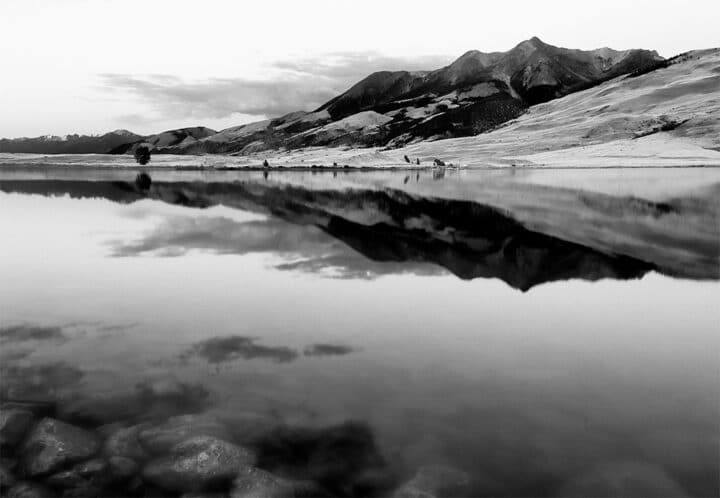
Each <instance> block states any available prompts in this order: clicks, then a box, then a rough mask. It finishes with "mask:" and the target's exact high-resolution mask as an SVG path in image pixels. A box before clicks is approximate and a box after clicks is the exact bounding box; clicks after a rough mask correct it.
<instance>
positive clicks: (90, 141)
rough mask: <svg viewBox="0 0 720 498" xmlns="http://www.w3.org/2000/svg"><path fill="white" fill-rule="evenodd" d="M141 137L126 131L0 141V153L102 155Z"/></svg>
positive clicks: (4, 139)
mask: <svg viewBox="0 0 720 498" xmlns="http://www.w3.org/2000/svg"><path fill="white" fill-rule="evenodd" d="M142 138H143V137H142V136H141V135H137V134H135V133H133V132H131V131H128V130H115V131H111V132H109V133H105V134H104V135H67V136H64V137H59V136H53V135H45V136H42V137H35V138H15V139H7V138H3V139H0V152H26V153H34V154H102V153H107V152H109V151H110V150H112V149H114V148H116V147H118V146H121V145H124V144H127V143H132V142H137V141H138V140H141V139H142Z"/></svg>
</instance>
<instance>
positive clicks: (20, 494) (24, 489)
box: [7, 482, 53, 498]
mask: <svg viewBox="0 0 720 498" xmlns="http://www.w3.org/2000/svg"><path fill="white" fill-rule="evenodd" d="M7 498H53V494H52V492H51V491H50V490H49V489H48V488H46V487H45V486H42V485H40V484H36V483H33V482H19V483H17V484H16V485H15V486H13V487H12V488H10V490H9V491H8V494H7Z"/></svg>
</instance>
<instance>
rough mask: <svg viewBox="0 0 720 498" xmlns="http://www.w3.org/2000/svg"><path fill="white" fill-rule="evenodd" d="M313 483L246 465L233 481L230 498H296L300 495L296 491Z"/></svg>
mask: <svg viewBox="0 0 720 498" xmlns="http://www.w3.org/2000/svg"><path fill="white" fill-rule="evenodd" d="M311 484H312V483H307V482H305V481H299V482H298V481H293V480H290V479H285V478H283V477H278V476H276V475H275V474H271V473H270V472H266V471H264V470H261V469H258V468H255V467H245V468H244V469H242V470H241V471H240V473H239V474H238V476H237V478H236V479H235V481H234V482H233V488H232V491H231V492H230V498H294V497H295V496H299V495H298V494H296V491H300V492H302V491H303V490H304V489H305V488H307V487H308V486H310V485H311ZM302 496H310V495H302ZM315 496H319V494H315Z"/></svg>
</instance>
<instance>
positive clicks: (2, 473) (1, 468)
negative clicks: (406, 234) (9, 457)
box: [0, 462, 15, 489]
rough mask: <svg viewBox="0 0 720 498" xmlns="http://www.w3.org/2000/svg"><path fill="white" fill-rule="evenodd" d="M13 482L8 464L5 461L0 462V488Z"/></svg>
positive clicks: (11, 484) (6, 486)
mask: <svg viewBox="0 0 720 498" xmlns="http://www.w3.org/2000/svg"><path fill="white" fill-rule="evenodd" d="M14 484H15V476H14V475H13V473H12V471H11V470H10V466H9V465H6V464H5V462H0V489H5V488H9V487H11V486H13V485H14Z"/></svg>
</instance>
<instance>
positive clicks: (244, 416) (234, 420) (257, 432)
mask: <svg viewBox="0 0 720 498" xmlns="http://www.w3.org/2000/svg"><path fill="white" fill-rule="evenodd" d="M219 420H222V421H223V422H224V423H225V425H226V426H227V428H228V430H229V431H230V433H231V434H232V438H233V441H237V442H239V443H240V444H246V443H251V442H254V441H256V440H258V439H260V438H261V437H262V436H264V435H265V434H268V433H269V432H271V431H272V430H273V429H276V428H277V427H278V426H279V425H280V421H279V420H278V419H277V418H276V417H272V416H269V415H263V414H261V413H255V412H240V413H233V414H232V416H227V417H222V418H219Z"/></svg>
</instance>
